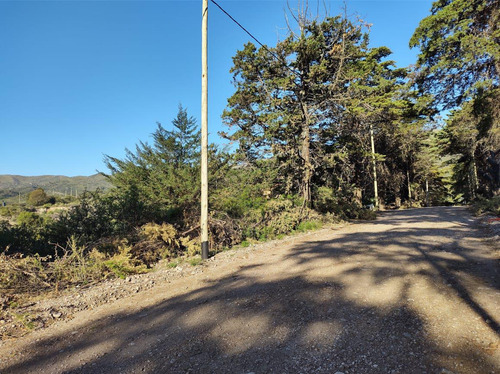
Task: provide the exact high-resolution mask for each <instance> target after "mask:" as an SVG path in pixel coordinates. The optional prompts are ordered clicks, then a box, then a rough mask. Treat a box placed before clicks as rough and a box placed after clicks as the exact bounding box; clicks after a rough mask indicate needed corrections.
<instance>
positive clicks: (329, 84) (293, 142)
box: [224, 15, 367, 203]
mask: <svg viewBox="0 0 500 374" xmlns="http://www.w3.org/2000/svg"><path fill="white" fill-rule="evenodd" d="M297 21H298V28H299V31H298V32H297V33H295V32H292V31H290V33H289V35H288V37H287V38H286V39H285V40H283V41H281V42H279V43H278V44H277V45H276V47H274V48H268V47H263V48H260V49H257V48H256V47H255V46H254V45H253V44H252V43H248V44H247V45H245V47H244V49H243V50H241V51H238V52H237V54H236V56H235V57H234V58H233V62H234V67H233V68H232V69H231V72H232V73H233V74H234V80H235V86H236V92H235V94H234V95H233V96H232V97H231V98H230V99H229V100H228V109H227V110H226V111H225V112H224V119H225V122H226V123H227V124H229V126H231V127H235V128H236V131H234V132H233V133H232V134H230V135H227V134H225V135H226V136H227V137H228V138H230V139H232V140H236V141H238V142H239V145H240V151H241V152H242V153H244V154H245V155H246V157H247V159H248V160H250V161H252V160H256V159H258V158H263V157H271V156H272V157H275V158H276V159H277V160H278V164H279V168H280V173H279V174H280V176H281V178H282V179H283V183H282V185H284V186H285V187H284V190H285V192H300V194H301V195H302V197H303V199H304V202H305V203H310V201H311V183H312V180H313V176H314V174H315V171H316V169H317V168H318V166H319V165H320V163H321V161H322V159H323V157H324V154H323V152H324V143H323V142H321V141H320V139H321V138H322V133H323V132H324V130H325V129H326V128H328V127H329V126H330V124H331V123H332V121H334V119H333V118H334V117H335V115H336V114H335V112H336V111H338V110H339V107H340V106H341V101H342V98H343V94H342V93H343V92H345V89H346V85H347V83H348V79H349V78H348V77H347V76H346V74H345V71H346V70H345V69H344V67H345V66H346V65H347V64H349V63H351V62H352V61H353V60H356V59H357V58H359V53H360V50H362V49H364V48H366V45H367V38H366V35H364V34H363V32H362V28H361V25H355V24H353V23H352V22H350V21H349V20H347V19H345V18H342V17H333V18H326V19H325V20H324V21H322V22H317V21H308V20H307V19H306V18H305V17H304V16H302V15H300V16H299V17H298V18H297Z"/></svg>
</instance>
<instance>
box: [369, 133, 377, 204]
mask: <svg viewBox="0 0 500 374" xmlns="http://www.w3.org/2000/svg"><path fill="white" fill-rule="evenodd" d="M370 142H371V145H372V163H373V190H374V197H375V207H377V208H378V185H377V161H376V160H375V141H374V140H373V125H372V124H371V123H370Z"/></svg>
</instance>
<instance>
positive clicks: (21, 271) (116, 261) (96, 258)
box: [0, 238, 147, 307]
mask: <svg viewBox="0 0 500 374" xmlns="http://www.w3.org/2000/svg"><path fill="white" fill-rule="evenodd" d="M146 270H147V268H146V266H145V265H144V264H142V263H141V262H140V261H138V260H137V259H134V258H133V256H132V253H131V247H130V246H128V245H126V244H124V243H122V244H121V245H119V246H118V247H117V249H116V251H115V252H114V253H113V254H105V253H103V252H100V251H98V250H97V249H95V248H93V249H91V250H88V249H87V248H86V247H85V246H79V245H78V244H77V242H76V240H75V238H72V239H70V241H69V242H68V245H67V246H66V247H58V248H56V251H55V254H54V255H52V256H45V257H41V256H39V255H37V254H35V255H33V256H23V255H22V254H12V255H10V254H8V251H7V250H5V251H4V252H2V253H0V303H3V304H5V302H6V300H9V299H10V295H17V296H19V295H34V294H39V293H42V292H46V291H58V290H61V289H64V288H68V287H70V286H74V285H84V284H92V283H95V282H98V281H100V280H103V279H106V278H110V277H120V278H124V277H126V276H127V275H129V274H136V273H142V272H145V271H146ZM2 300H3V301H2ZM3 307H4V305H3Z"/></svg>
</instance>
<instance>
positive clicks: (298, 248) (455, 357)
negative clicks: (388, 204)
mask: <svg viewBox="0 0 500 374" xmlns="http://www.w3.org/2000/svg"><path fill="white" fill-rule="evenodd" d="M484 236H485V234H484V232H483V231H482V229H481V228H479V227H478V226H477V220H476V219H474V218H473V217H471V216H470V214H469V213H468V211H467V210H466V209H465V208H458V207H445V208H443V207H440V208H424V209H413V210H406V211H395V212H386V213H383V214H382V215H381V217H379V218H378V219H377V221H376V222H368V223H357V224H353V225H349V226H346V227H344V228H341V229H338V230H321V231H319V232H316V233H313V234H309V235H306V236H302V237H297V238H295V239H292V240H288V241H285V242H276V243H274V244H271V245H269V244H267V245H264V246H262V247H259V246H257V247H256V248H255V249H254V250H252V251H249V250H241V251H231V252H225V253H223V254H222V255H221V256H220V257H219V256H217V257H216V258H215V259H213V260H211V261H209V262H207V264H206V265H204V266H203V271H201V272H199V273H198V274H193V275H191V276H189V277H184V278H181V279H176V280H173V281H171V282H170V283H168V284H159V285H157V286H156V287H154V288H152V289H150V290H148V291H145V292H141V293H138V294H136V295H135V296H132V297H128V298H125V299H122V300H118V301H116V302H114V303H111V304H107V305H102V306H100V307H98V308H95V309H93V310H91V311H85V312H80V313H78V314H76V315H75V316H74V318H73V319H72V320H70V321H61V322H60V323H56V324H55V325H52V326H51V327H50V328H48V329H45V330H40V331H35V332H33V333H31V334H29V335H28V336H25V337H23V338H20V339H17V340H14V341H7V342H4V343H2V344H1V345H0V360H1V361H0V372H1V373H30V372H33V373H35V372H36V373H345V374H347V373H405V374H406V373H495V372H496V373H499V372H500V350H499V342H500V329H499V323H500V292H499V291H500V290H499V287H500V279H499V264H498V247H497V248H495V243H491V242H487V241H485V240H484ZM497 244H498V243H497Z"/></svg>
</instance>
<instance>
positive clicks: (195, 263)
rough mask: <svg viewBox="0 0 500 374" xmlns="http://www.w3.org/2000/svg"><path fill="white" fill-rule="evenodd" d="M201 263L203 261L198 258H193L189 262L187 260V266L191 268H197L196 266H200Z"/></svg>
mask: <svg viewBox="0 0 500 374" xmlns="http://www.w3.org/2000/svg"><path fill="white" fill-rule="evenodd" d="M202 263H203V260H202V259H201V258H200V257H195V258H192V259H191V260H189V264H190V265H191V266H198V265H201V264H202Z"/></svg>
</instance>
